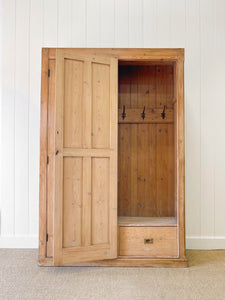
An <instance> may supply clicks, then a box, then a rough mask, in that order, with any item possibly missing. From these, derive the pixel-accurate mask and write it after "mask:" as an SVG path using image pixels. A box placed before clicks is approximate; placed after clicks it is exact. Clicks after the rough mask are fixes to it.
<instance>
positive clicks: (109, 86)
mask: <svg viewBox="0 0 225 300" xmlns="http://www.w3.org/2000/svg"><path fill="white" fill-rule="evenodd" d="M77 61H79V63H77ZM116 68H117V60H116V59H115V58H110V57H103V56H101V57H95V56H90V55H82V54H80V55H77V54H74V53H71V52H68V51H64V50H59V51H57V59H56V131H55V142H56V147H55V148H56V153H55V160H56V167H55V172H56V173H55V180H56V185H55V189H56V190H55V207H54V264H55V265H63V264H69V263H75V262H82V261H91V260H93V259H95V260H96V259H101V260H102V259H109V258H115V257H116V255H117V215H116V211H117V202H116V194H117V193H116V191H117V173H116V170H117V154H116V149H117V97H116V95H117V71H116ZM81 104H82V105H81ZM78 114H79V116H78ZM67 124H68V125H67ZM70 124H71V126H70ZM66 135H68V136H67V137H66ZM57 150H58V152H57Z"/></svg>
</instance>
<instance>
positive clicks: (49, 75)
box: [48, 69, 50, 77]
mask: <svg viewBox="0 0 225 300" xmlns="http://www.w3.org/2000/svg"><path fill="white" fill-rule="evenodd" d="M48 77H50V69H48Z"/></svg>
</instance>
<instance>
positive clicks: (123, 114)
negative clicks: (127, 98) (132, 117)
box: [122, 105, 127, 120]
mask: <svg viewBox="0 0 225 300" xmlns="http://www.w3.org/2000/svg"><path fill="white" fill-rule="evenodd" d="M126 116H127V114H126V113H125V105H123V113H122V118H123V120H124V119H125V118H126Z"/></svg>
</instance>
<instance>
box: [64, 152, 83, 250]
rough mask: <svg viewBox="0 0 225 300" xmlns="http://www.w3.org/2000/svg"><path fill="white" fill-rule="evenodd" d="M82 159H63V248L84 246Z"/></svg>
mask: <svg viewBox="0 0 225 300" xmlns="http://www.w3.org/2000/svg"><path fill="white" fill-rule="evenodd" d="M82 188H83V161H82V158H80V157H76V158H71V157H64V159H63V242H62V246H63V248H68V247H80V246H81V245H82V209H83V190H82Z"/></svg>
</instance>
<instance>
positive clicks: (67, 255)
mask: <svg viewBox="0 0 225 300" xmlns="http://www.w3.org/2000/svg"><path fill="white" fill-rule="evenodd" d="M70 55H71V54H70V53H69V55H68V56H69V57H70ZM87 63H88V64H89V62H87ZM87 63H86V66H87V69H86V70H88V65H87ZM95 63H96V61H95ZM104 63H105V62H104ZM135 68H136V67H135ZM145 68H146V67H145ZM150 68H152V66H147V70H148V72H147V74H148V75H147V76H149V78H148V82H149V86H150V89H152V90H153V91H154V94H153V95H151V94H150V95H149V97H146V95H144V97H146V99H147V98H148V99H149V104H148V105H149V106H151V105H152V103H157V81H155V78H156V74H155V67H153V68H152V71H151V72H152V75H151V72H150ZM145 71H146V70H145ZM88 73H89V74H91V73H90V72H87V71H86V74H88ZM116 73H117V72H116V69H115V71H114V74H116ZM135 74H136V71H134V73H133V75H132V76H133V78H132V77H131V79H130V80H128V87H129V86H130V87H131V90H132V93H131V94H130V95H129V96H128V99H129V101H130V105H131V106H132V103H133V107H134V108H135V105H138V89H137V84H136V82H135V81H136V80H137V79H136V78H138V77H137V76H136V75H135ZM143 81H144V79H143ZM150 82H151V83H152V84H150ZM154 82H155V83H154ZM87 86H88V85H87ZM143 88H144V90H145V85H143ZM167 90H168V91H170V88H169V87H168V84H167V87H166V91H167ZM171 90H173V89H172V88H171ZM115 92H116V89H114V93H115ZM170 93H171V92H169V94H170ZM139 94H140V95H142V94H143V93H142V92H141V93H140V91H139ZM90 95H91V93H90V92H87V98H86V99H87V100H86V101H90ZM115 95H116V93H115ZM126 97H127V96H126ZM141 97H142V96H141ZM131 99H133V101H134V102H131ZM167 99H168V95H166V100H167ZM171 99H172V102H171V103H172V104H173V102H174V98H173V97H172V98H171ZM135 101H136V104H135ZM88 103H90V102H88ZM131 108H132V107H131ZM111 109H114V111H115V112H116V110H115V106H114V108H113V106H110V114H111V118H113V114H112V113H111ZM117 118H118V117H117V114H115V116H114V122H115V120H116V119H117ZM134 125H135V126H137V125H136V124H134ZM164 125H165V126H167V124H164ZM87 126H89V128H90V125H88V124H87ZM114 126H115V125H114ZM123 126H126V124H123ZM138 126H139V125H138ZM142 126H145V124H142ZM146 126H148V130H149V131H150V133H151V134H150V135H149V136H148V138H147V145H148V147H149V146H151V147H154V148H155V146H152V145H154V142H155V143H157V139H156V135H155V132H156V126H158V125H155V124H146ZM151 126H154V129H155V130H151V129H150V128H149V127H151ZM170 126H173V124H170ZM136 128H138V127H136ZM132 130H133V134H132ZM171 130H172V127H171ZM83 132H84V136H85V130H84V131H83ZM129 135H130V138H131V137H132V135H133V141H134V140H135V135H136V129H133V128H132V129H131V130H130V133H129ZM170 135H171V133H170ZM87 141H88V135H87ZM112 141H114V142H115V137H114V138H113V137H112V136H111V135H110V145H113V142H112ZM145 142H146V141H145ZM167 142H168V141H167ZM87 150H88V151H89V153H90V154H91V151H92V152H93V151H95V152H96V151H100V152H102V153H105V156H104V157H105V158H104V160H105V159H108V158H107V157H113V156H111V155H110V156H108V155H109V154H110V152H107V151H108V150H107V149H87ZM100 152H99V156H98V157H99V158H98V159H100V160H101V159H103V158H101V156H100V155H101V153H100ZM135 152H136V150H135V146H134V153H135ZM97 153H98V152H96V154H97ZM71 154H76V155H78V154H82V155H84V157H85V156H86V159H87V160H89V158H88V154H85V151H84V149H73V148H72V149H69V148H68V147H67V148H65V158H66V157H68V158H69V155H71ZM93 154H94V152H93ZM131 154H132V152H131ZM154 157H155V154H154V152H153V155H152V158H151V155H148V158H147V161H148V163H149V162H150V161H151V160H154ZM96 159H97V158H95V160H96ZM109 161H110V160H109ZM87 166H88V165H87ZM110 166H111V163H110ZM114 167H115V166H114ZM132 168H135V162H134V166H133V167H132ZM89 169H92V168H90V165H89ZM92 171H93V170H92ZM153 174H154V172H153ZM148 176H150V173H148ZM151 176H152V175H151ZM89 177H90V176H89ZM105 177H106V176H105ZM105 177H104V179H105ZM90 178H91V177H90ZM149 178H150V177H149ZM83 179H84V178H83ZM134 180H135V179H134ZM89 182H90V181H89ZM153 182H154V180H153ZM100 189H101V187H100ZM100 189H99V190H100ZM109 189H110V191H112V186H111V185H110V188H109ZM84 191H85V190H84V189H83V192H84ZM137 191H138V190H137ZM153 194H154V191H153ZM89 201H90V200H89ZM129 210H130V211H131V207H130V208H129ZM115 212H116V210H115ZM86 213H87V215H89V213H88V210H87V211H86ZM83 216H84V213H83ZM88 219H89V220H90V215H89V217H88ZM139 221H140V220H139ZM115 224H116V223H115ZM139 224H140V223H139ZM85 226H86V228H89V230H90V223H88V222H87V223H86V225H85ZM125 226H126V225H125ZM172 226H174V224H173V225H172ZM131 227H132V226H131ZM84 232H86V231H84V229H83V233H82V234H84ZM84 235H85V234H84ZM89 236H90V233H89ZM114 236H117V234H116V235H115V232H114ZM88 239H89V238H88V237H87V244H86V245H89V246H88V249H90V250H91V248H92V250H91V251H93V258H92V259H101V258H100V257H101V255H103V253H104V255H105V257H107V256H108V255H110V254H109V253H110V250H109V248H104V247H103V248H101V249H102V251H103V252H102V253H101V254H100V255H98V253H97V252H95V251H97V250H96V248H95V247H94V246H97V245H93V246H91V245H90V240H89V242H88ZM99 245H102V244H99ZM79 248H81V247H79V246H78V247H77V249H76V251H75V252H74V251H73V249H72V248H71V247H68V248H64V250H63V253H64V254H63V260H62V261H61V263H63V264H67V265H69V264H70V259H71V258H72V259H73V261H74V262H75V261H76V260H77V258H78V256H77V254H78V253H79V251H80V250H79ZM66 249H68V250H66ZM87 251H89V250H87ZM114 255H115V254H114ZM82 257H83V259H85V260H87V261H90V260H91V258H90V256H89V255H88V252H86V254H85V253H84V254H82ZM82 257H81V259H82ZM94 257H95V258H94ZM79 259H80V257H79ZM119 260H120V258H118V259H117V261H119ZM184 261H186V260H185V259H184V260H183V261H182V263H183V262H184ZM102 263H103V261H100V262H99V264H102ZM120 263H126V262H125V260H123V262H120ZM120 263H119V262H116V261H115V260H112V261H111V262H109V261H107V260H106V261H105V262H104V263H103V264H105V265H110V264H111V265H117V264H118V265H120ZM127 263H128V265H132V263H133V264H134V265H138V261H134V260H132V261H131V262H130V261H129V262H127ZM145 263H146V266H147V265H151V264H152V265H154V263H156V260H153V262H152V261H151V262H150V261H145V262H144V261H143V265H144V264H145ZM89 264H90V263H89ZM96 264H97V263H96ZM159 264H160V262H159ZM183 264H185V263H183ZM93 265H95V263H93ZM156 265H157V264H156Z"/></svg>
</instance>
